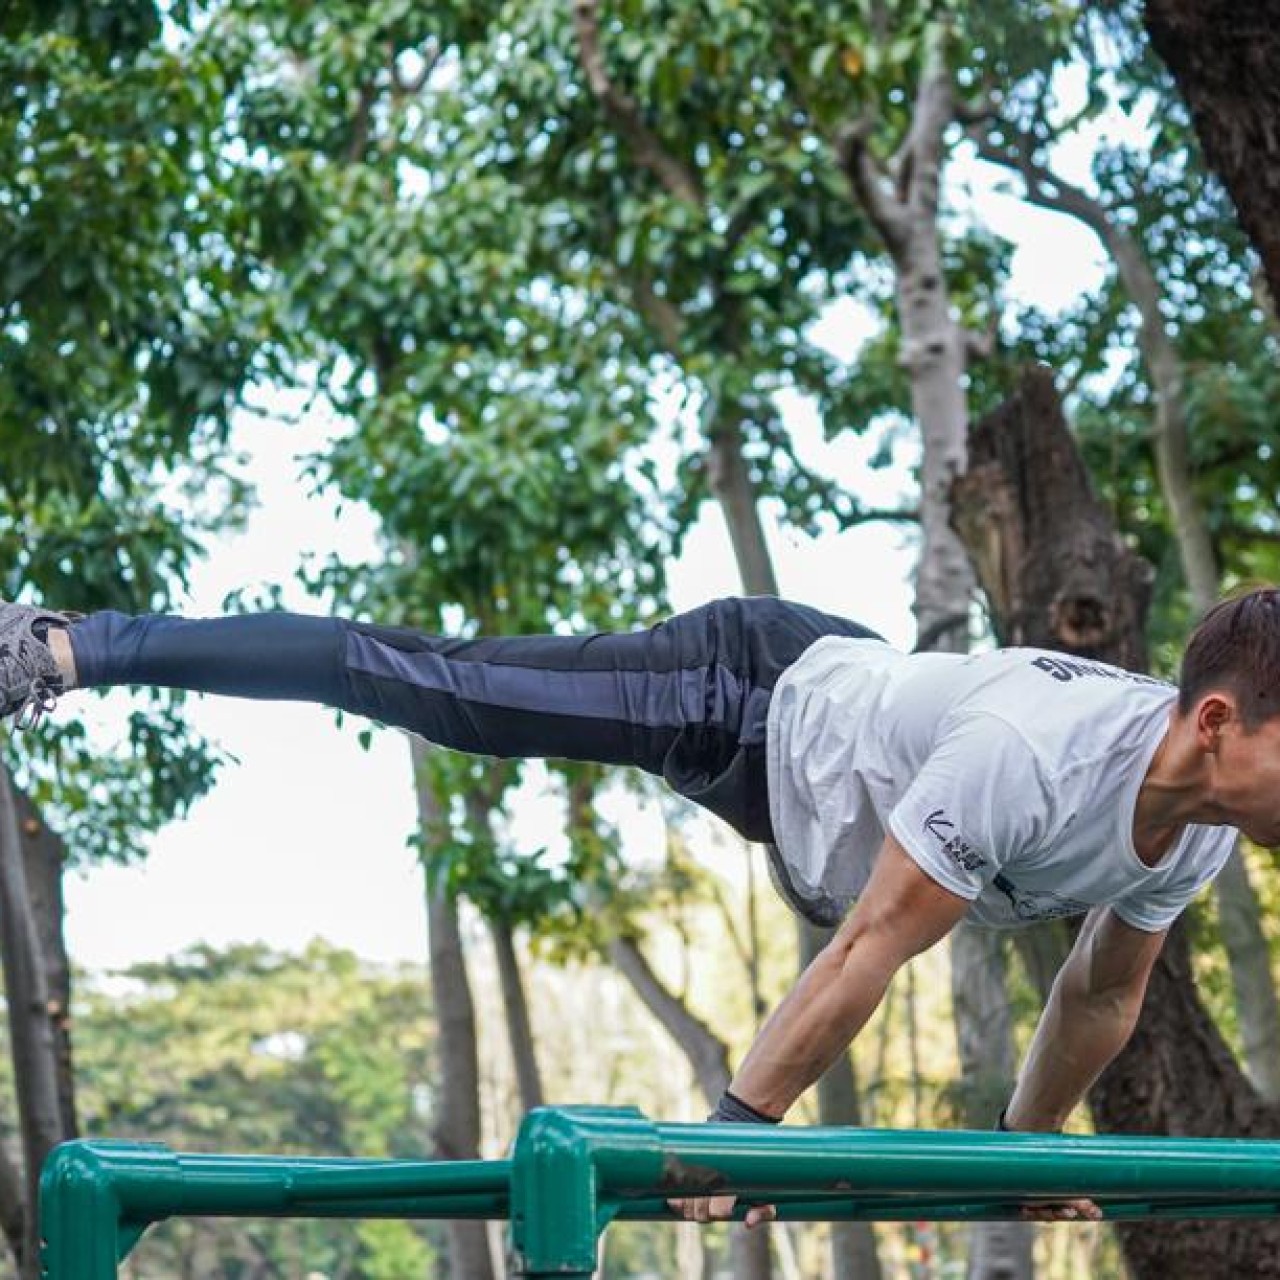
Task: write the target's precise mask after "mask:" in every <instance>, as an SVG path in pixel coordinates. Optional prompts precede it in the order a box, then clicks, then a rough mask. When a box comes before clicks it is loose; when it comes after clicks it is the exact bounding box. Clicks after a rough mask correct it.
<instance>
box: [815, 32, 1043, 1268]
mask: <svg viewBox="0 0 1280 1280" xmlns="http://www.w3.org/2000/svg"><path fill="white" fill-rule="evenodd" d="M955 115H956V104H955V97H954V90H953V87H952V82H951V72H950V69H949V68H948V66H947V60H946V50H945V33H944V31H943V30H942V29H941V28H940V27H935V28H934V29H933V30H932V31H931V32H930V33H929V35H928V36H927V37H926V50H925V56H924V63H923V67H922V71H921V76H920V83H919V85H918V87H917V92H916V99H915V104H914V110H913V114H912V121H911V126H910V130H909V132H908V135H907V139H906V141H905V143H904V144H903V147H902V149H901V151H900V152H899V154H898V156H897V157H896V158H895V161H894V163H893V165H892V166H891V171H890V172H889V173H888V174H887V175H886V173H885V171H884V167H883V166H882V165H880V164H879V163H878V162H877V161H876V160H875V158H874V157H873V156H872V155H871V153H870V151H869V149H868V146H867V129H866V127H865V122H863V123H861V124H859V125H856V126H853V127H851V128H850V129H848V130H846V131H845V133H844V134H843V135H842V137H841V139H840V142H839V148H840V155H839V158H840V161H841V164H842V166H843V167H844V169H845V172H846V174H847V175H848V177H849V180H850V183H851V185H852V187H853V190H854V192H855V194H856V195H857V197H858V199H859V201H860V202H861V203H862V205H863V207H864V209H866V211H867V213H868V215H869V216H870V218H871V219H872V221H873V222H874V223H875V224H876V226H877V228H878V229H879V231H880V233H881V235H882V236H883V238H884V241H885V244H886V246H887V247H888V249H889V252H890V255H891V257H892V259H893V264H894V269H895V283H896V289H897V305H898V323H899V326H900V328H901V331H902V353H901V360H902V363H903V365H904V367H905V368H906V370H907V372H908V374H909V376H910V381H911V407H912V411H913V413H914V415H915V418H916V421H917V423H918V424H919V427H920V438H921V446H922V462H921V477H920V484H921V494H920V515H921V525H922V529H923V544H922V546H921V551H920V561H919V564H918V567H917V570H916V599H915V615H916V624H917V632H918V639H917V647H918V648H920V649H934V650H937V649H941V650H944V651H947V652H953V653H962V652H964V651H965V650H966V649H967V648H968V643H969V628H968V616H969V605H970V600H971V598H972V594H973V590H974V586H975V579H974V574H973V570H972V567H971V566H970V563H969V557H968V555H967V553H966V551H965V549H964V547H963V545H962V544H961V542H960V539H959V538H958V537H957V536H956V535H955V533H954V532H953V531H952V529H951V498H950V490H951V484H952V481H953V480H954V479H955V478H956V477H957V476H959V475H961V474H963V473H964V471H965V469H966V454H967V434H968V425H969V421H968V405H967V399H966V394H965V386H964V376H965V369H966V365H967V362H968V352H969V350H970V347H971V346H972V345H973V343H974V340H973V337H972V335H970V334H969V333H968V332H967V331H966V330H965V328H964V326H963V325H961V324H960V323H959V322H958V321H957V319H956V318H955V316H954V315H953V314H952V311H951V304H950V298H949V296H948V292H947V283H946V278H945V276H944V274H943V270H942V254H941V249H940V246H939V233H938V213H939V196H940V190H941V181H942V167H943V159H944V143H943V135H944V133H945V131H946V129H947V127H948V126H949V125H950V124H951V123H952V121H953V120H954V118H955ZM975 937H976V935H974V934H973V933H972V932H971V931H969V930H965V929H963V928H961V929H960V930H957V931H956V932H955V933H953V935H952V948H951V965H952V976H953V988H954V990H955V992H956V996H957V998H956V1000H955V1022H956V1034H957V1037H958V1039H959V1042H960V1049H961V1060H962V1062H963V1063H964V1066H965V1070H966V1074H967V1075H969V1076H970V1077H971V1078H973V1077H975V1076H976V1077H978V1078H983V1079H985V1078H999V1077H1001V1076H1010V1075H1011V1068H1010V1066H1009V1064H1010V1062H1011V1060H1012V1054H1013V1049H1012V1032H1011V1028H1010V1025H1009V1017H1008V997H1007V994H1006V991H1005V973H1004V966H1003V957H1002V954H1001V953H1000V952H999V951H998V949H997V950H995V951H991V950H989V949H988V948H986V947H984V946H981V945H978V944H977V943H976V941H975ZM1032 1274H1033V1268H1032V1258H1031V1250H1030V1237H1029V1235H1028V1234H1027V1233H1026V1232H1022V1231H1017V1230H1009V1229H1008V1227H1007V1225H1006V1224H1001V1223H975V1224H974V1226H973V1227H972V1229H971V1246H970V1264H969V1275H970V1277H973V1278H974V1280H979V1278H980V1280H995V1278H996V1277H999V1278H1000V1280H1026V1278H1028V1277H1030V1276H1031V1275H1032Z"/></svg>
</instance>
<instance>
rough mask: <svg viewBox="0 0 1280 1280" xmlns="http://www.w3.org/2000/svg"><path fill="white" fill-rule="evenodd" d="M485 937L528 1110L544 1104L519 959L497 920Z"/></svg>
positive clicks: (507, 928)
mask: <svg viewBox="0 0 1280 1280" xmlns="http://www.w3.org/2000/svg"><path fill="white" fill-rule="evenodd" d="M489 936H490V937H491V938H492V939H493V950H494V954H495V955H496V956H497V960H498V980H499V983H500V984H501V987H502V1008H503V1012H504V1013H505V1014H506V1020H507V1039H508V1040H509V1041H510V1043H511V1058H512V1062H513V1063H514V1065H515V1071H516V1087H517V1089H518V1090H519V1093H520V1109H521V1110H522V1111H532V1110H533V1108H534V1107H540V1106H542V1105H543V1104H544V1102H545V1098H544V1095H543V1090H542V1073H541V1071H540V1070H539V1069H538V1055H537V1050H536V1049H535V1047H534V1039H533V1027H532V1023H531V1021H530V1018H529V1001H528V997H527V996H526V995H525V990H524V981H523V979H522V977H521V974H520V958H519V956H518V955H517V954H516V940H515V934H514V932H513V931H512V928H511V926H510V925H509V924H506V923H504V922H503V921H501V920H491V921H489Z"/></svg>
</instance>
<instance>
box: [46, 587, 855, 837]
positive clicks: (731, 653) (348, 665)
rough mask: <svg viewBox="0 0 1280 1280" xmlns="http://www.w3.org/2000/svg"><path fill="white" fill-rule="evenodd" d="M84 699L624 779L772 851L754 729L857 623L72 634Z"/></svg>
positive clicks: (779, 609) (750, 618)
mask: <svg viewBox="0 0 1280 1280" xmlns="http://www.w3.org/2000/svg"><path fill="white" fill-rule="evenodd" d="M70 634H71V645H72V650H73V652H74V654H75V659H76V666H77V671H78V675H79V680H80V683H81V684H82V685H84V686H86V687H95V686H96V687H104V686H108V685H126V684H140V685H161V686H166V687H169V688H178V689H191V690H196V691H200V692H205V693H221V694H231V695H235V696H239V697H247V698H273V699H285V700H292V701H303V702H318V703H323V704H324V705H326V706H331V707H340V708H342V709H343V710H345V711H351V712H355V713H357V714H359V715H363V716H368V717H370V718H372V719H374V720H380V721H382V722H383V723H385V724H390V725H397V726H399V727H400V728H403V729H408V730H410V731H412V732H413V733H417V734H420V735H421V736H422V737H424V738H426V739H428V740H429V741H431V742H434V743H437V744H439V745H440V746H444V747H453V748H456V749H457V750H460V751H469V752H473V753H477V754H482V755H491V756H508V757H524V756H551V757H559V758H562V759H570V760H592V761H597V762H599V763H602V764H629V765H635V766H637V767H639V768H641V769H645V770H647V771H648V772H649V773H653V774H657V775H658V776H660V777H662V778H664V779H665V780H666V781H667V783H668V784H669V785H670V786H671V787H672V788H673V789H674V790H675V791H677V792H679V793H680V794H681V795H683V796H686V797H687V798H688V799H690V800H693V801H695V802H696V803H698V804H700V805H702V806H703V807H704V808H706V809H709V810H710V811H711V812H712V813H715V814H718V815H719V816H720V817H722V818H724V819H725V820H726V821H727V822H728V823H729V824H730V825H731V826H733V827H734V828H735V829H736V830H737V831H739V832H740V833H741V834H742V835H744V836H745V837H746V838H747V839H749V840H760V841H769V840H771V839H772V832H771V828H770V822H769V801H768V794H767V780H766V771H765V754H764V740H765V719H766V715H767V712H768V706H769V698H770V695H771V693H772V691H773V687H774V684H775V683H776V681H777V679H778V676H779V675H780V674H781V673H782V671H783V670H785V668H786V667H788V666H790V665H791V663H793V662H794V661H795V660H796V659H797V658H798V657H799V656H800V655H801V654H802V653H803V652H804V651H805V649H807V648H808V647H809V645H811V644H812V643H813V642H814V641H815V640H817V639H818V638H819V637H821V636H826V635H842V636H870V635H872V634H874V633H872V632H870V631H868V630H867V629H866V628H865V627H861V626H859V625H858V624H857V623H854V622H848V621H846V620H845V619H843V618H837V617H832V616H831V615H829V614H825V613H821V612H819V611H818V610H816V609H811V608H809V607H807V606H805V605H798V604H791V603H788V602H786V601H782V600H776V599H773V598H771V597H754V598H749V599H730V600H717V601H715V602H714V603H712V604H708V605H704V606H703V607H701V608H698V609H694V610H692V611H690V612H688V613H683V614H677V615H675V616H674V617H672V618H670V619H668V620H667V621H665V622H662V623H660V624H659V625H657V626H656V627H652V628H650V629H649V630H647V631H637V632H632V633H625V634H610V633H603V634H598V635H590V636H511V637H501V638H480V639H475V640H451V639H447V638H444V637H441V636H434V635H427V634H424V633H421V632H417V631H410V630H405V629H400V628H390V627H377V626H370V625H367V624H365V623H361V622H346V621H342V620H340V619H335V618H315V617H306V616H303V615H299V614H289V613H267V614H256V615H250V616H247V617H232V618H217V619H209V620H187V619H182V618H171V617H163V616H145V617H128V616H126V615H124V614H120V613H96V614H92V615H90V616H89V617H88V618H86V619H84V620H83V621H82V622H77V623H74V624H72V627H71V632H70Z"/></svg>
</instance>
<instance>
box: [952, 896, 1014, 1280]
mask: <svg viewBox="0 0 1280 1280" xmlns="http://www.w3.org/2000/svg"><path fill="white" fill-rule="evenodd" d="M951 1001H952V1006H953V1009H954V1011H955V1023H956V1044H957V1047H958V1049H959V1052H960V1072H961V1075H962V1077H963V1079H964V1084H965V1087H964V1091H963V1094H962V1102H963V1107H964V1122H965V1124H967V1125H968V1126H969V1128H971V1129H990V1128H992V1127H993V1126H994V1124H995V1121H996V1117H997V1116H998V1115H999V1114H1000V1111H1001V1109H1002V1108H1003V1106H1004V1104H1005V1102H1006V1100H1007V1099H1008V1097H1009V1095H1010V1094H1011V1093H1012V1091H1013V1079H1014V1073H1015V1071H1016V1069H1017V1065H1016V1063H1015V1061H1014V1050H1013V1017H1012V1013H1011V1010H1010V1007H1009V985H1008V973H1007V967H1006V964H1005V939H1004V938H1003V937H1002V936H1001V935H1000V934H998V933H995V932H994V931H992V930H990V929H977V928H975V927H974V926H973V925H970V924H967V923H965V922H963V921H962V922H961V923H960V925H959V926H958V927H957V928H956V929H954V930H953V931H952V934H951ZM1034 1245H1035V1227H1034V1225H1033V1224H1032V1223H1029V1222H987V1223H983V1224H982V1227H981V1230H975V1231H973V1232H972V1233H971V1236H970V1246H969V1262H968V1267H967V1269H966V1272H965V1274H966V1275H967V1276H968V1277H969V1278H970V1280H978V1277H981V1278H982V1280H1023V1278H1024V1277H1027V1276H1031V1275H1033V1274H1034V1273H1035V1261H1034V1257H1033V1253H1032V1250H1033V1247H1034Z"/></svg>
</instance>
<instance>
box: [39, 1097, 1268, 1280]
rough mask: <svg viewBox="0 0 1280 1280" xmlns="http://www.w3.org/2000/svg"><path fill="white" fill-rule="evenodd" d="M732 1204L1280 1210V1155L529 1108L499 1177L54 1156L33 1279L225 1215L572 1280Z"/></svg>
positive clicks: (883, 1215)
mask: <svg viewBox="0 0 1280 1280" xmlns="http://www.w3.org/2000/svg"><path fill="white" fill-rule="evenodd" d="M711 1192H721V1193H724V1192H729V1193H733V1194H736V1195H738V1196H739V1197H740V1205H739V1209H738V1213H739V1215H741V1213H742V1212H745V1206H746V1205H747V1204H750V1203H762V1202H767V1203H774V1204H776V1205H778V1207H779V1212H780V1216H781V1217H783V1218H784V1219H789V1220H795V1221H815V1220H831V1221H836V1220H852V1219H864V1220H871V1221H893V1220H903V1219H909V1220H917V1221H918V1220H922V1219H930V1220H935V1221H970V1220H979V1219H984V1218H990V1219H999V1218H1010V1217H1016V1216H1017V1215H1018V1214H1019V1212H1020V1211H1021V1209H1022V1208H1023V1206H1024V1205H1026V1204H1027V1203H1030V1202H1034V1201H1036V1200H1045V1199H1048V1200H1054V1199H1063V1198H1070V1197H1076V1196H1088V1197H1090V1198H1092V1199H1094V1200H1095V1201H1097V1202H1098V1204H1099V1205H1100V1206H1101V1207H1102V1209H1103V1212H1104V1214H1105V1216H1106V1217H1108V1218H1115V1219H1125V1220H1130V1219H1134V1218H1140V1217H1155V1218H1159V1217H1165V1218H1173V1217H1180V1218H1186V1217H1252V1216H1273V1215H1275V1214H1277V1213H1280V1142H1261V1141H1239V1140H1233V1139H1208V1138H1152V1137H1125V1136H1098V1137H1070V1136H1066V1137H1064V1136H1060V1135H1035V1134H1011V1133H964V1132H960V1133H927V1132H917V1131H907V1132H898V1131H891V1130H857V1129H823V1128H790V1127H781V1128H776V1129H775V1128H764V1127H758V1126H754V1125H711V1124H694V1125H689V1124H655V1123H653V1122H652V1121H650V1120H648V1119H646V1118H645V1117H644V1116H643V1115H642V1114H641V1113H640V1112H638V1111H635V1110H628V1109H605V1108H595V1107H570V1108H545V1109H541V1110H538V1111H534V1112H531V1113H530V1114H529V1115H528V1116H527V1117H526V1118H525V1121H524V1124H523V1125H522V1126H521V1130H520V1134H519V1137H518V1138H517V1141H516V1145H515V1150H514V1153H513V1156H512V1158H511V1159H510V1160H488V1161H456V1162H455V1161H407V1160H405V1161H388V1160H363V1161H357V1160H326V1159H315V1158H297V1159H295V1158H289V1157H281V1156H229V1155H186V1154H179V1153H175V1152H172V1151H169V1150H168V1149H167V1148H164V1147H160V1146H147V1145H134V1144H128V1143H112V1142H92V1143H84V1142H80V1143H68V1144H66V1145H65V1146H62V1147H59V1148H57V1149H56V1150H55V1151H54V1152H53V1153H52V1154H51V1156H50V1157H49V1160H48V1162H47V1163H46V1166H45V1170H44V1177H43V1179H42V1183H41V1231H42V1238H43V1240H44V1242H45V1244H44V1267H45V1271H44V1273H45V1275H46V1276H48V1277H49V1278H50V1280H112V1278H113V1277H115V1276H116V1275H117V1264H118V1261H119V1259H121V1258H123V1257H124V1256H125V1255H126V1254H127V1253H128V1252H129V1250H130V1249H131V1248H132V1247H133V1245H134V1244H135V1243H136V1242H137V1240H138V1239H139V1237H140V1236H141V1235H142V1233H143V1232H144V1231H145V1230H146V1229H147V1227H148V1226H150V1225H151V1224H152V1223H155V1222H158V1221H160V1220H161V1219H163V1218H167V1217H172V1216H178V1215H184V1214H190V1215H200V1216H234V1217H262V1216H266V1217H325V1218H327V1217H395V1218H415V1219H416V1218H435V1219H440V1218H499V1219H501V1218H509V1219H510V1222H511V1238H512V1251H513V1258H514V1259H515V1266H516V1274H518V1275H523V1276H526V1277H531V1278H532V1277H550V1276H562V1277H566V1276H567V1277H572V1276H580V1277H587V1276H590V1275H591V1274H592V1272H593V1271H594V1268H595V1261H596V1249H597V1244H598V1241H599V1237H600V1233H601V1232H602V1231H603V1230H604V1229H605V1228H606V1227H607V1226H608V1224H609V1223H610V1222H612V1221H614V1220H615V1219H626V1220H654V1219H668V1220H670V1219H672V1218H673V1217H674V1215H673V1214H672V1213H671V1211H670V1209H669V1208H668V1207H667V1204H666V1197H667V1196H671V1195H693V1194H708V1193H711Z"/></svg>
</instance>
